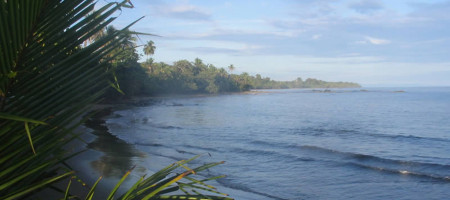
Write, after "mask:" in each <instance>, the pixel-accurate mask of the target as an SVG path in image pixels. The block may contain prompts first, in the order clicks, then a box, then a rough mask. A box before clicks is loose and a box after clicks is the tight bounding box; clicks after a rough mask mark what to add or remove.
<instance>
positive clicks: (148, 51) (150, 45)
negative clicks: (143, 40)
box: [144, 40, 156, 59]
mask: <svg viewBox="0 0 450 200" xmlns="http://www.w3.org/2000/svg"><path fill="white" fill-rule="evenodd" d="M155 50H156V47H155V43H154V42H153V41H152V40H150V41H148V42H147V44H146V45H144V54H145V55H147V59H148V56H149V55H150V56H151V55H153V54H155Z"/></svg>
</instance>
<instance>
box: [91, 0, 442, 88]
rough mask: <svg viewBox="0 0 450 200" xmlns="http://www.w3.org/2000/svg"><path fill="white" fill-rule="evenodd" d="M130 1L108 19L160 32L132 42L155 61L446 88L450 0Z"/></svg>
mask: <svg viewBox="0 0 450 200" xmlns="http://www.w3.org/2000/svg"><path fill="white" fill-rule="evenodd" d="M109 1H110V0H99V4H104V3H105V2H109ZM131 2H132V3H133V5H134V6H135V8H133V9H124V10H122V12H121V13H120V14H118V19H117V20H116V21H115V22H114V23H113V25H114V26H116V27H118V28H120V27H124V26H126V25H127V24H129V23H131V22H132V21H133V20H136V19H138V18H140V17H142V16H145V18H144V19H142V20H141V21H139V22H138V23H137V24H135V25H134V26H133V27H132V30H135V31H138V32H146V33H152V34H156V35H159V36H160V37H152V36H139V41H138V43H140V44H145V43H146V42H147V41H149V40H153V41H154V42H155V46H156V52H155V55H153V58H154V59H155V61H156V62H166V63H169V64H171V63H173V62H174V61H177V60H181V59H187V60H189V61H193V60H194V59H195V58H200V59H202V60H203V61H204V62H205V63H209V64H213V65H215V66H216V67H224V68H226V67H227V66H229V65H230V64H233V65H234V66H235V68H236V70H235V71H234V72H233V73H237V74H240V73H242V72H248V73H249V74H251V75H256V74H260V75H262V76H263V77H270V78H272V79H274V80H282V81H285V80H286V81H287V80H294V79H296V78H297V77H301V78H303V79H306V78H317V79H321V80H325V81H349V82H357V83H360V84H361V85H363V86H450V0H221V1H219V0H152V1H149V0H132V1H131ZM139 51H140V52H142V49H139ZM145 58H146V56H142V60H141V61H144V60H145Z"/></svg>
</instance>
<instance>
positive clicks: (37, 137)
mask: <svg viewBox="0 0 450 200" xmlns="http://www.w3.org/2000/svg"><path fill="white" fill-rule="evenodd" d="M94 7H95V2H94V0H70V1H68V0H32V1H24V0H3V1H0V11H1V12H0V22H1V23H0V46H1V47H0V199H7V200H9V199H93V197H94V193H95V191H96V186H97V184H98V182H99V181H100V180H101V177H100V178H99V179H98V180H97V181H96V182H95V183H91V182H88V184H89V187H88V186H84V185H81V184H80V183H79V181H80V179H79V178H78V177H77V174H76V173H75V172H74V171H73V170H72V168H71V167H70V166H68V165H67V163H66V161H67V160H68V159H70V158H72V157H74V156H76V155H78V154H79V153H82V152H72V151H71V149H70V148H68V147H67V145H68V144H70V143H71V142H73V141H74V140H78V139H79V136H80V134H83V133H75V132H76V130H77V127H78V126H79V125H80V124H82V122H83V121H82V120H80V118H81V116H82V115H83V114H84V113H86V112H87V111H88V110H89V106H90V105H92V104H94V103H97V102H99V101H100V100H101V98H102V97H104V96H105V95H107V94H105V92H106V91H107V90H108V89H109V88H112V89H111V90H115V89H119V85H118V82H117V81H116V80H117V77H116V76H115V74H120V73H121V72H122V71H124V72H126V73H130V74H136V75H137V74H140V75H143V76H144V77H146V76H145V71H142V72H143V73H140V72H139V71H136V72H135V71H133V69H142V68H141V67H140V65H139V64H137V62H136V60H137V58H138V55H137V54H136V52H135V51H134V50H133V49H134V47H135V46H134V45H135V43H134V42H132V41H133V37H131V35H133V34H135V33H134V32H131V31H129V30H128V28H129V27H130V26H131V25H130V26H127V27H125V28H124V29H121V30H116V29H114V28H113V27H108V28H106V29H105V27H107V26H108V25H109V24H110V23H111V22H112V21H113V20H114V19H115V17H112V16H114V15H115V13H116V12H117V11H119V10H121V9H123V8H125V7H133V5H132V4H131V2H130V1H128V0H124V1H122V2H120V3H108V4H107V5H105V6H104V7H102V8H100V9H99V10H98V11H94V10H93V9H94ZM121 75H122V74H121ZM124 77H126V76H120V78H122V79H123V81H124V83H129V84H130V83H132V82H131V81H130V80H127V79H124ZM144 79H145V78H143V80H144ZM111 86H112V87H111ZM124 87H125V88H127V90H128V89H130V88H132V86H130V85H124ZM119 91H120V90H119ZM108 92H109V91H108ZM80 142H83V141H82V140H80ZM195 158H196V157H194V158H193V159H195ZM193 159H189V160H185V161H179V162H176V163H174V164H171V165H169V166H167V167H166V168H164V169H162V170H161V171H158V172H156V173H154V174H152V175H150V176H147V177H142V178H140V179H139V180H138V181H137V182H136V183H135V184H134V185H133V186H132V187H131V188H129V189H128V190H127V191H126V192H125V193H123V194H119V193H118V190H117V189H118V188H119V187H120V186H121V184H122V183H123V181H124V180H125V178H127V176H128V175H129V174H130V173H131V170H132V169H130V171H128V172H127V173H126V174H124V175H123V178H122V179H121V180H120V181H119V182H118V183H117V185H116V186H115V187H114V188H111V190H110V191H111V192H110V193H109V197H107V199H200V198H202V199H229V198H226V197H215V196H210V195H208V198H205V196H204V195H202V194H201V193H200V192H199V191H203V192H204V191H207V192H210V194H219V195H222V193H220V192H217V191H216V189H215V188H214V187H212V186H210V185H207V184H205V183H204V182H205V181H208V180H214V179H217V178H221V177H223V176H218V177H212V178H206V179H205V176H195V175H196V174H200V173H201V172H202V171H204V170H207V169H209V168H210V167H214V166H216V165H219V164H221V163H222V162H213V163H206V164H202V165H200V166H191V165H189V162H190V161H191V160H193ZM88 174H89V173H88ZM81 182H87V181H81ZM75 184H79V185H80V187H85V188H88V189H87V190H88V191H89V192H86V193H83V192H80V191H74V190H73V189H72V188H73V187H71V186H73V185H75ZM42 190H44V191H48V190H51V191H53V193H51V194H53V195H52V196H45V197H41V198H39V192H41V191H42ZM180 190H181V191H183V192H185V194H182V195H177V196H167V193H170V192H173V191H180Z"/></svg>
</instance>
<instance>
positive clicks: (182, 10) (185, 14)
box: [154, 4, 211, 21]
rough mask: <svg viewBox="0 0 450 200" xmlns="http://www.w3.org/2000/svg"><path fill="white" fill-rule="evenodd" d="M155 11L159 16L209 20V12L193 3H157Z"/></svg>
mask: <svg viewBox="0 0 450 200" xmlns="http://www.w3.org/2000/svg"><path fill="white" fill-rule="evenodd" d="M154 10H155V11H156V13H157V14H158V15H160V16H165V17H170V18H177V19H185V20H200V21H208V20H211V13H210V12H208V11H207V10H204V9H202V8H200V7H197V6H193V5H165V4H163V5H158V6H155V9H154Z"/></svg>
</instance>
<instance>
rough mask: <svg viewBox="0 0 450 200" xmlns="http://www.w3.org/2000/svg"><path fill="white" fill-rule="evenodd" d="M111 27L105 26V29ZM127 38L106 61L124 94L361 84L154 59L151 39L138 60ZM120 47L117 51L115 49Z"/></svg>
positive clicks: (132, 41) (112, 95)
mask: <svg viewBox="0 0 450 200" xmlns="http://www.w3.org/2000/svg"><path fill="white" fill-rule="evenodd" d="M110 29H113V30H114V27H112V26H109V27H108V28H106V30H105V33H103V34H102V35H104V36H105V35H108V30H110ZM127 40H128V42H125V43H124V46H122V47H119V49H118V52H120V53H119V55H117V56H116V57H117V58H118V59H114V60H112V61H111V62H110V64H111V65H112V66H113V67H114V68H116V78H117V84H118V87H119V88H120V90H121V91H123V93H124V94H126V95H125V96H122V97H120V98H126V97H131V96H149V95H165V94H217V93H227V92H243V91H249V90H251V89H287V88H351V87H361V86H360V85H359V84H357V83H351V82H327V81H322V80H318V79H314V78H308V79H306V80H303V79H302V78H297V79H295V80H293V81H276V80H271V79H270V78H269V77H262V76H261V75H260V74H256V75H255V76H252V75H249V73H247V72H244V73H241V74H234V73H233V71H234V70H235V66H234V65H229V66H228V67H226V68H223V67H216V66H214V65H213V64H207V63H205V62H203V60H201V59H200V58H196V59H195V60H193V61H188V60H178V61H176V62H174V63H172V64H168V63H164V62H155V61H154V59H153V58H151V56H152V55H153V54H154V53H155V50H156V47H155V45H154V44H155V43H154V42H153V41H149V42H147V43H146V44H145V45H144V48H143V50H144V54H145V55H146V57H147V59H146V61H144V62H142V63H139V62H138V60H139V53H138V52H137V50H136V48H134V47H136V46H137V45H136V38H135V37H133V36H132V35H130V36H129V37H128V38H127ZM119 50H120V51H119ZM107 98H108V99H111V98H112V99H114V98H117V92H116V91H115V90H113V89H111V90H110V91H109V92H108V93H107Z"/></svg>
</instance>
